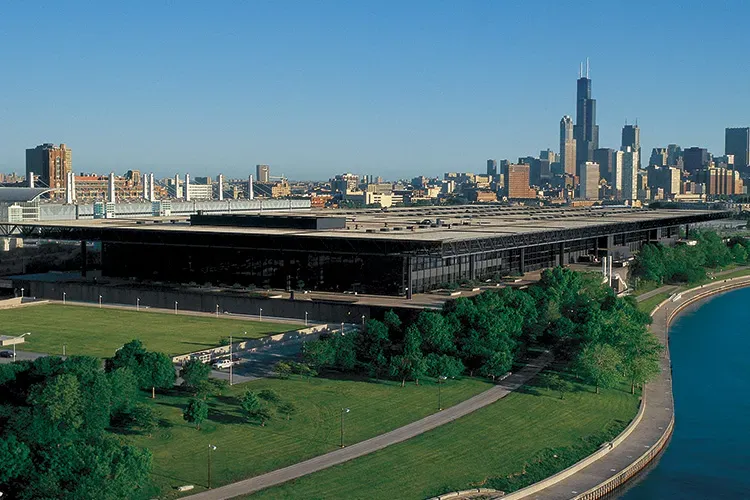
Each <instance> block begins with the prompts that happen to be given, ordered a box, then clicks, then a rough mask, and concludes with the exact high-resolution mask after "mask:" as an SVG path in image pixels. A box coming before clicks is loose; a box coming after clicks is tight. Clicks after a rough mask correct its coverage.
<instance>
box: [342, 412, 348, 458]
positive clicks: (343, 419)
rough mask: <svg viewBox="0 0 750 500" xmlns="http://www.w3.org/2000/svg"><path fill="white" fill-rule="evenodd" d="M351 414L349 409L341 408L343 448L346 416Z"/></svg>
mask: <svg viewBox="0 0 750 500" xmlns="http://www.w3.org/2000/svg"><path fill="white" fill-rule="evenodd" d="M345 413H349V408H341V448H343V447H344V414H345Z"/></svg>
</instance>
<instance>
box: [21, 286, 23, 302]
mask: <svg viewBox="0 0 750 500" xmlns="http://www.w3.org/2000/svg"><path fill="white" fill-rule="evenodd" d="M21 300H23V287H21Z"/></svg>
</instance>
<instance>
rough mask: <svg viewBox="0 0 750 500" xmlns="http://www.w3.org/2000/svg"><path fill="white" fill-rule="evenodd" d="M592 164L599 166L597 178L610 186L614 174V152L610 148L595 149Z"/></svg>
mask: <svg viewBox="0 0 750 500" xmlns="http://www.w3.org/2000/svg"><path fill="white" fill-rule="evenodd" d="M594 162H595V163H598V164H599V178H600V179H605V180H606V181H607V184H609V185H610V186H612V185H613V179H614V172H615V150H614V149H610V148H599V149H595V150H594Z"/></svg>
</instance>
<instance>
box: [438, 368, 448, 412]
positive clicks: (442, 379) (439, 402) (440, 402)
mask: <svg viewBox="0 0 750 500" xmlns="http://www.w3.org/2000/svg"><path fill="white" fill-rule="evenodd" d="M447 378H448V377H446V376H445V375H440V376H439V377H438V411H441V410H442V409H443V400H442V398H441V394H440V386H441V385H443V382H444V381H445V380H446V379H447Z"/></svg>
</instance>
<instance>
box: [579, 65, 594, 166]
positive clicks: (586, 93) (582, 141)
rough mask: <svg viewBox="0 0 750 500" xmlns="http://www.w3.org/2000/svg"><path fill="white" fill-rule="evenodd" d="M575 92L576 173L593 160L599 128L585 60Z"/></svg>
mask: <svg viewBox="0 0 750 500" xmlns="http://www.w3.org/2000/svg"><path fill="white" fill-rule="evenodd" d="M579 76H580V77H579V78H578V90H577V92H576V124H575V126H574V127H573V137H574V138H575V140H576V172H577V173H578V174H579V175H580V170H581V165H583V164H585V163H586V162H587V161H593V160H594V150H595V149H599V126H598V125H597V124H596V99H592V98H591V80H590V79H589V62H588V60H586V76H584V73H583V66H581V71H580V75H579Z"/></svg>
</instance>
